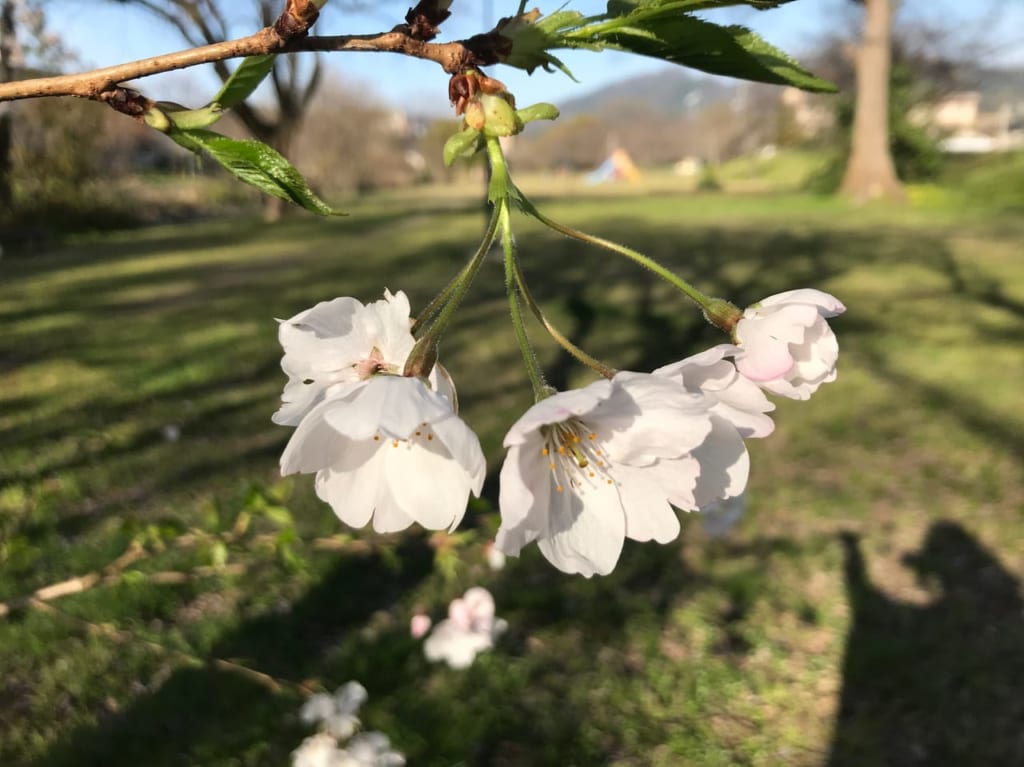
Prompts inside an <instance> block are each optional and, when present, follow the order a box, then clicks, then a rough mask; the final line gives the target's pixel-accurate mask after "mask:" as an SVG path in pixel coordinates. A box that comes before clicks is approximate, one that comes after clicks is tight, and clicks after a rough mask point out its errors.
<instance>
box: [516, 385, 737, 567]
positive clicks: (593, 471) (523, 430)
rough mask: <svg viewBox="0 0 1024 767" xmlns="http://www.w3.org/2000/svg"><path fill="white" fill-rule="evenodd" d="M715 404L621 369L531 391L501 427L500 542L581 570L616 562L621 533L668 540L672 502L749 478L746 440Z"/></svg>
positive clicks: (720, 491) (693, 505)
mask: <svg viewBox="0 0 1024 767" xmlns="http://www.w3.org/2000/svg"><path fill="white" fill-rule="evenodd" d="M716 404H717V400H716V399H714V398H712V397H709V396H707V395H704V394H701V393H694V392H689V391H687V390H686V389H685V388H683V387H682V386H679V385H678V384H677V383H675V382H674V381H672V380H670V379H669V378H667V377H664V376H654V375H647V374H643V373H630V372H621V373H618V374H616V375H615V377H614V378H613V379H612V380H611V381H597V382H595V383H592V384H590V385H589V386H587V387H585V388H583V389H577V390H572V391H567V392H560V393H558V394H554V395H552V396H550V397H548V398H546V399H543V400H540V401H539V402H537V403H536V404H535V405H534V406H533V407H531V408H530V409H529V410H527V412H526V413H525V414H524V415H523V416H522V417H521V418H520V419H519V420H518V421H517V422H516V423H515V424H514V425H513V426H512V428H511V429H510V430H509V432H508V434H507V435H506V436H505V442H504V444H505V447H507V448H508V454H507V456H506V458H505V463H504V465H503V466H502V470H501V491H500V499H499V504H500V509H501V520H502V521H501V527H500V528H499V530H498V534H497V538H496V544H497V546H498V548H500V549H501V550H502V551H504V552H505V553H506V554H510V555H513V556H517V555H518V554H519V552H520V551H521V549H522V548H523V547H524V546H525V545H526V544H528V543H530V542H531V541H537V543H538V546H539V547H540V550H541V552H542V553H543V555H544V556H545V557H546V558H547V559H548V560H549V561H550V562H551V563H552V564H553V565H555V567H557V568H558V569H560V570H562V571H564V572H568V573H580V574H582V575H585V576H588V577H589V576H591V575H594V574H601V575H604V574H607V573H609V572H611V571H612V569H614V567H615V564H616V562H617V561H618V558H619V554H620V553H621V551H622V546H623V542H624V539H625V538H630V539H632V540H637V541H649V540H654V541H658V542H659V543H667V542H668V541H671V540H673V539H674V538H675V537H676V536H677V535H678V534H679V519H678V517H677V516H676V513H675V511H674V510H673V508H672V506H673V505H674V506H677V507H679V508H681V509H686V510H697V509H700V508H702V507H703V506H704V505H706V504H709V503H713V502H714V501H716V500H718V499H721V498H728V497H732V496H734V495H738V494H739V493H741V492H743V489H744V488H745V487H746V482H747V475H748V472H749V459H748V456H747V451H746V448H745V447H744V445H743V440H742V438H741V437H740V435H739V433H738V432H737V430H736V428H735V427H734V426H733V425H732V424H731V423H730V422H729V421H728V420H726V419H725V418H723V417H722V416H720V415H718V414H716V413H713V412H711V408H712V407H714V406H715V405H716ZM670 504H671V505H670Z"/></svg>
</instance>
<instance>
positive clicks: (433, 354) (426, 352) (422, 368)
mask: <svg viewBox="0 0 1024 767" xmlns="http://www.w3.org/2000/svg"><path fill="white" fill-rule="evenodd" d="M436 363H437V341H436V340H435V339H433V338H431V337H430V336H424V337H423V338H421V339H420V340H419V341H417V342H416V345H415V346H414V347H412V351H411V352H409V357H408V358H407V359H406V361H405V370H403V371H402V375H403V376H405V377H406V378H422V379H424V380H425V379H426V378H427V376H429V375H430V371H432V370H433V369H434V365H435V364H436Z"/></svg>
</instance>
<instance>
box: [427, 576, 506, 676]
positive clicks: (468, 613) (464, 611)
mask: <svg viewBox="0 0 1024 767" xmlns="http://www.w3.org/2000/svg"><path fill="white" fill-rule="evenodd" d="M506 628H508V624H507V623H506V622H505V621H504V620H502V619H501V618H496V617H495V616H494V597H493V596H491V592H489V591H488V590H487V589H485V588H483V587H482V586H474V587H473V588H471V589H469V590H468V591H467V592H466V593H465V594H464V595H463V596H462V597H460V598H458V599H454V600H452V603H451V604H450V605H449V606H448V617H447V618H445V619H444V620H443V621H441V622H439V623H438V624H437V625H436V626H435V627H434V630H433V631H432V632H431V634H430V636H429V637H427V639H426V641H425V642H424V643H423V654H424V655H426V657H427V660H429V661H433V662H436V661H444V662H446V663H447V664H448V665H449V666H451V667H452V668H456V669H462V668H469V666H471V665H472V664H473V661H474V659H475V658H476V656H477V655H478V654H479V653H481V652H483V651H485V650H489V649H490V648H492V647H493V646H494V642H495V640H496V639H497V638H498V636H500V635H501V634H502V633H503V632H504V631H505V629H506Z"/></svg>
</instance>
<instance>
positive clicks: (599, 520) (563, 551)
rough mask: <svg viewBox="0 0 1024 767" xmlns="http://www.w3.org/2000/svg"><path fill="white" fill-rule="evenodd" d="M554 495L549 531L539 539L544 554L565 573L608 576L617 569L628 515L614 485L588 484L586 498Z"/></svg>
mask: <svg viewBox="0 0 1024 767" xmlns="http://www.w3.org/2000/svg"><path fill="white" fill-rule="evenodd" d="M549 491H550V493H551V496H550V497H551V501H550V515H549V517H548V528H547V530H546V531H545V534H544V536H543V537H541V538H540V539H538V545H539V546H540V550H541V553H543V554H544V556H545V557H546V558H547V560H548V561H549V562H551V564H553V565H554V566H555V567H557V568H558V569H559V570H562V571H563V572H566V573H579V574H580V575H583V576H586V577H588V578H589V577H590V576H592V575H595V574H599V575H607V574H608V573H610V572H611V571H612V570H613V569H615V563H616V562H618V560H619V554H620V553H621V552H622V544H623V541H624V539H625V537H626V515H625V513H624V512H623V509H622V500H621V498H620V497H619V492H618V490H617V489H616V487H615V485H614V484H606V483H605V482H604V481H597V482H592V483H589V487H587V488H586V490H585V491H584V493H583V495H584V496H585V500H584V497H581V494H580V492H579V490H578V489H577V492H568V491H567V490H566V489H564V488H563V490H562V492H559V491H558V490H557V489H556V488H555V487H551V486H550V485H549Z"/></svg>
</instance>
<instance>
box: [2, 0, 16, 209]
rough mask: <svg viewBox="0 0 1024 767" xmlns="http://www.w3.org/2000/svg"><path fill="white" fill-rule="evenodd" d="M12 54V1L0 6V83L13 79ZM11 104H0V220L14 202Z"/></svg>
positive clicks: (7, 0) (5, 0)
mask: <svg viewBox="0 0 1024 767" xmlns="http://www.w3.org/2000/svg"><path fill="white" fill-rule="evenodd" d="M13 53H14V0H4V2H3V3H2V4H0V83H2V82H7V81H8V80H10V79H11V78H12V77H13V72H12V66H11V56H12V55H13ZM11 108H12V107H11V104H10V102H8V103H5V104H0V218H3V217H4V214H6V213H7V212H8V211H10V209H11V205H12V204H13V202H14V190H13V181H12V179H11V131H12V122H13V121H12V119H11Z"/></svg>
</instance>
